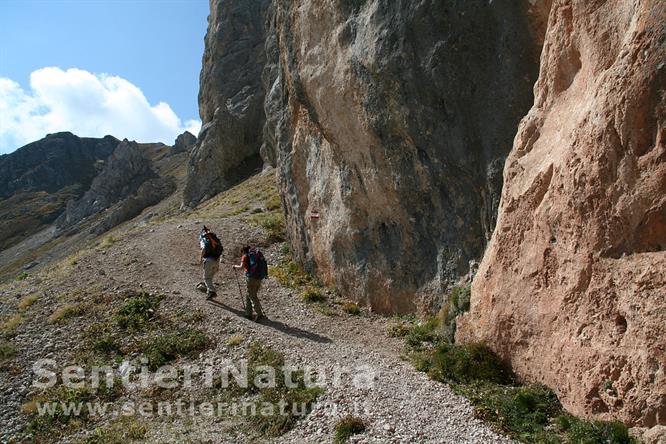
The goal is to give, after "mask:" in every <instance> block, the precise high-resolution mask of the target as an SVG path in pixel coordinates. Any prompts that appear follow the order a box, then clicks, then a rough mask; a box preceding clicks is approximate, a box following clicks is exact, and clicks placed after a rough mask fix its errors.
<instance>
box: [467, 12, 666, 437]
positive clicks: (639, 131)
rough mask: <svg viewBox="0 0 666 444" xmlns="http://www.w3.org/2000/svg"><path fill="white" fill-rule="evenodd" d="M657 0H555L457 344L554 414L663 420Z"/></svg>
mask: <svg viewBox="0 0 666 444" xmlns="http://www.w3.org/2000/svg"><path fill="white" fill-rule="evenodd" d="M665 63H666V4H664V2H657V1H635V2H631V1H619V0H617V1H610V0H609V1H587V0H577V1H556V2H555V4H554V6H553V8H552V10H551V13H550V22H549V27H548V33H547V35H546V42H545V46H544V50H543V55H542V58H541V72H540V75H539V80H538V82H537V84H536V87H535V92H536V97H535V103H534V106H533V108H532V110H531V111H530V112H529V114H528V115H527V116H526V117H525V118H524V119H523V121H522V122H521V125H520V128H519V130H518V135H517V137H516V140H515V144H514V147H513V150H512V151H511V154H510V156H509V158H508V159H507V162H506V167H505V170H504V190H503V193H502V202H501V206H500V210H499V218H498V223H497V228H496V230H495V233H494V235H493V238H492V241H491V243H490V246H489V248H488V251H487V252H486V254H485V256H484V259H483V262H482V263H481V266H480V269H479V272H478V274H477V277H476V279H475V281H474V284H473V287H472V308H471V312H470V313H469V314H467V315H465V316H464V317H463V319H461V320H459V322H458V326H459V329H458V332H457V339H459V340H462V341H485V342H486V343H487V344H489V345H490V346H491V347H492V348H493V349H494V350H496V351H497V352H498V353H499V354H500V355H501V356H503V357H504V358H506V359H507V360H508V361H510V362H511V364H512V366H513V368H514V369H515V370H516V371H517V372H518V374H520V375H522V376H524V377H526V378H527V379H530V380H535V381H539V382H542V383H544V384H546V385H548V386H550V387H552V388H553V389H555V391H556V392H557V394H558V396H559V397H560V399H561V400H562V402H563V404H564V405H565V407H567V409H569V410H570V411H572V412H574V413H577V414H582V415H586V416H594V417H598V418H606V419H608V418H619V419H622V420H624V421H626V422H628V423H630V424H635V425H642V426H653V425H655V424H662V425H663V424H666V342H665V341H664V338H666V312H665V311H664V309H665V301H666V273H665V270H666V251H665V250H664V249H665V248H666V145H665V144H666V128H665V126H664V125H665V122H666V112H665V111H666V93H665V91H666V66H665Z"/></svg>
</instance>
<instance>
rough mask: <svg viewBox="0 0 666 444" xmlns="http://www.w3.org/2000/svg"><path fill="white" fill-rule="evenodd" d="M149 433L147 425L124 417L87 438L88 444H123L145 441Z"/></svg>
mask: <svg viewBox="0 0 666 444" xmlns="http://www.w3.org/2000/svg"><path fill="white" fill-rule="evenodd" d="M147 433H148V429H147V428H146V425H145V424H143V423H141V422H138V421H137V420H136V419H134V418H131V417H123V418H122V419H121V420H120V421H116V422H113V423H111V424H109V425H108V426H106V427H98V428H96V429H95V431H94V432H93V433H92V435H90V436H89V437H88V438H86V440H85V443H86V444H121V443H125V442H127V441H128V440H130V441H138V440H143V439H144V438H145V437H146V434H147Z"/></svg>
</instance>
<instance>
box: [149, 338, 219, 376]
mask: <svg viewBox="0 0 666 444" xmlns="http://www.w3.org/2000/svg"><path fill="white" fill-rule="evenodd" d="M211 344H212V340H211V339H210V338H209V337H208V336H206V334H205V333H203V332H202V331H200V330H195V329H185V330H180V331H177V332H175V333H172V334H169V335H163V336H158V337H156V338H150V339H145V340H143V341H142V342H141V345H140V350H141V352H142V353H143V355H144V356H145V357H146V359H147V360H148V368H149V369H150V370H151V371H155V370H157V369H158V368H160V367H161V366H163V365H165V364H167V363H169V362H171V361H174V360H176V359H178V358H180V357H191V356H194V355H195V354H197V353H199V352H200V351H202V350H205V349H206V348H208V347H209V346H210V345H211Z"/></svg>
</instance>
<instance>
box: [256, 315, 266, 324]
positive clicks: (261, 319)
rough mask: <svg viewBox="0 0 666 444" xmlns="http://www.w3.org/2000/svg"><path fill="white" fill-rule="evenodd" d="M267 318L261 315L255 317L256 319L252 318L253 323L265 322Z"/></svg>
mask: <svg viewBox="0 0 666 444" xmlns="http://www.w3.org/2000/svg"><path fill="white" fill-rule="evenodd" d="M266 319H267V318H266V316H264V315H263V314H260V315H257V317H256V318H254V322H262V321H265V320H266Z"/></svg>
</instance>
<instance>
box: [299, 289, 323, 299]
mask: <svg viewBox="0 0 666 444" xmlns="http://www.w3.org/2000/svg"><path fill="white" fill-rule="evenodd" d="M301 299H303V301H304V302H308V303H317V302H324V301H326V296H324V294H323V293H322V292H321V289H319V288H316V287H307V288H306V289H305V290H303V293H301Z"/></svg>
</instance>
